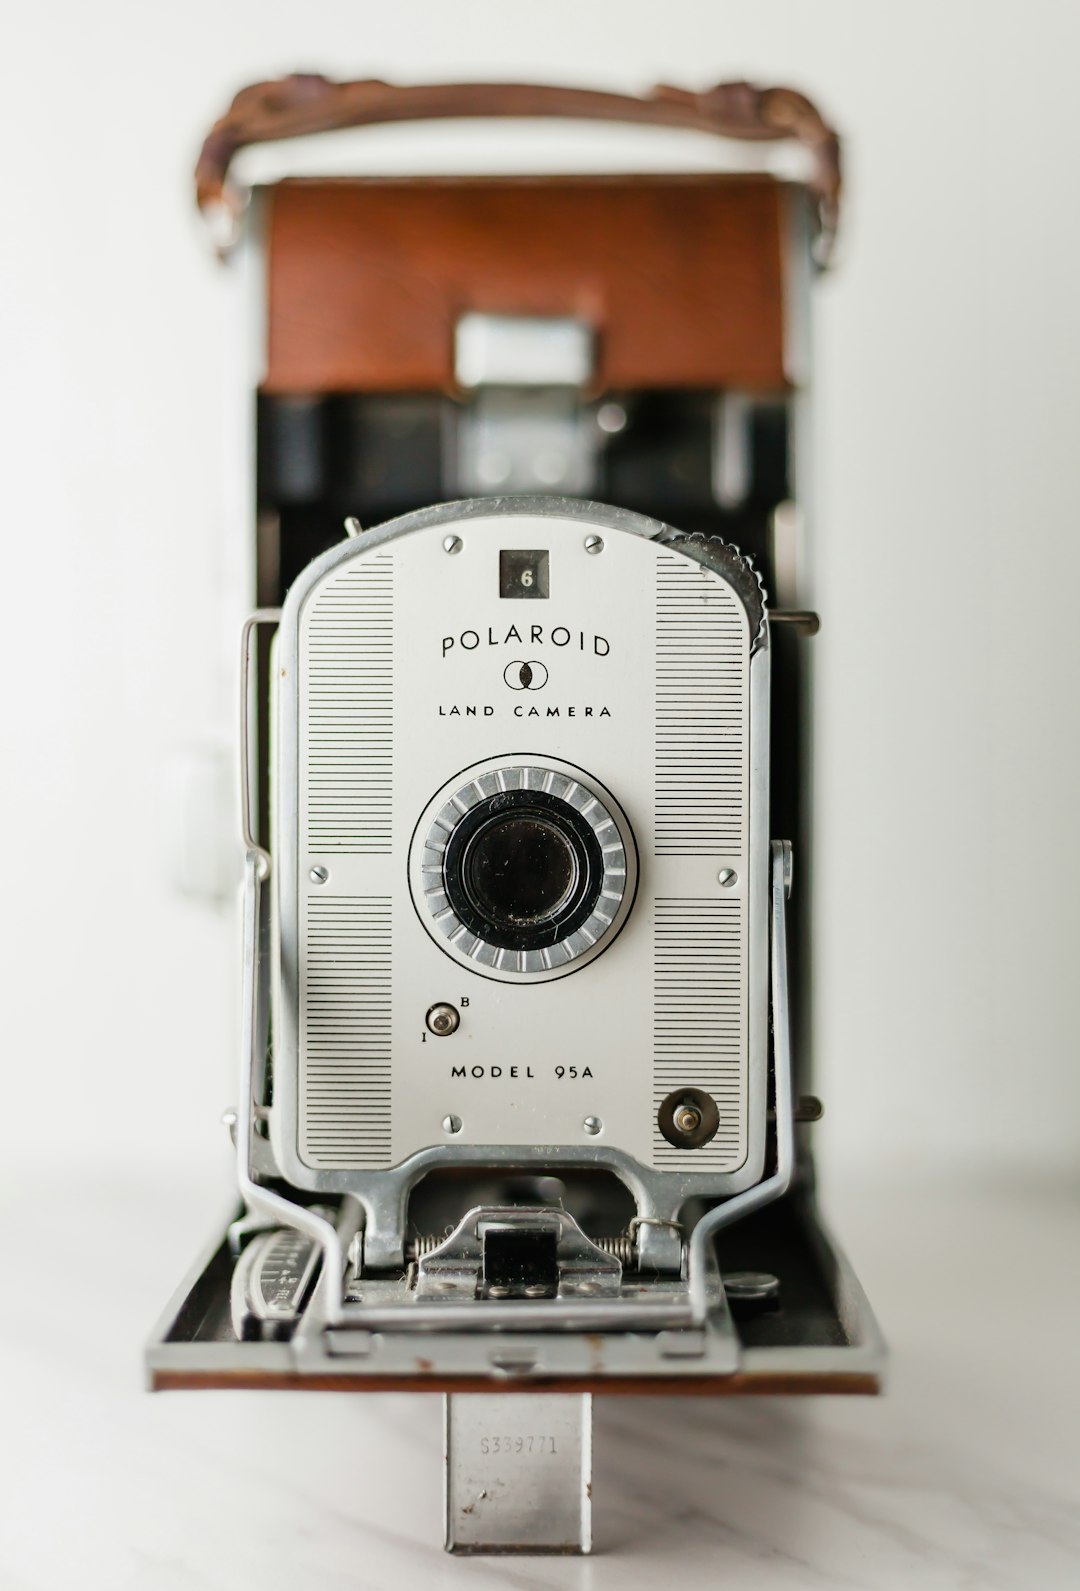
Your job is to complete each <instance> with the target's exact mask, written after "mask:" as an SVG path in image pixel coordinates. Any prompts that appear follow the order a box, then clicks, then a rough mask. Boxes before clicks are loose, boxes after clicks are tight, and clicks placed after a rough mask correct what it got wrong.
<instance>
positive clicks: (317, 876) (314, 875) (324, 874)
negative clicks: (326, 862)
mask: <svg viewBox="0 0 1080 1591" xmlns="http://www.w3.org/2000/svg"><path fill="white" fill-rule="evenodd" d="M329 877H330V869H329V868H328V867H313V868H312V869H311V872H310V873H309V874H308V878H310V880H311V882H312V883H313V884H325V883H326V880H327V879H328V878H329Z"/></svg>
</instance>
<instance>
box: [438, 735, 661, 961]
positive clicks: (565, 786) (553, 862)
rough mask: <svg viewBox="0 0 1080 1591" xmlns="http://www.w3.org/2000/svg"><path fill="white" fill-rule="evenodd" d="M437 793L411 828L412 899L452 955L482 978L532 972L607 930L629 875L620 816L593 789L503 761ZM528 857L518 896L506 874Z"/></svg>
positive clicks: (620, 915) (585, 948)
mask: <svg viewBox="0 0 1080 1591" xmlns="http://www.w3.org/2000/svg"><path fill="white" fill-rule="evenodd" d="M436 800H438V805H437V807H436V809H435V810H434V811H432V808H431V806H430V805H429V808H428V814H427V817H426V821H425V819H421V823H420V825H419V826H418V829H417V834H416V841H417V842H419V856H418V858H416V861H418V864H419V865H418V866H417V865H416V862H415V861H414V865H413V867H412V869H411V875H412V882H413V897H414V900H415V901H416V903H417V907H418V909H419V911H420V914H421V919H422V920H424V921H425V922H426V925H427V927H428V929H429V931H430V932H431V933H432V935H433V937H434V938H436V939H437V940H442V941H443V942H444V947H445V948H446V949H447V951H448V952H449V953H450V954H451V955H454V956H455V957H458V958H461V959H463V960H465V961H466V962H468V963H472V964H473V965H474V966H475V969H476V970H477V971H478V972H480V971H488V972H489V974H490V975H491V976H495V977H499V976H503V977H506V976H510V977H512V978H514V977H525V978H528V979H530V980H531V979H533V978H536V979H543V978H550V977H553V976H559V975H560V974H561V973H562V972H563V971H570V970H572V967H573V964H574V963H575V962H578V961H580V960H581V959H582V958H583V957H585V956H587V955H590V954H591V953H595V952H596V951H597V950H598V948H600V946H601V942H602V941H605V942H606V941H607V940H608V937H609V936H611V937H614V934H613V930H615V929H617V927H621V925H622V921H623V919H624V918H625V915H626V908H627V907H628V905H629V901H630V899H632V895H633V889H632V882H633V880H632V879H631V877H630V873H631V872H635V871H636V870H635V869H633V868H632V867H630V868H628V856H627V843H626V841H629V839H630V835H629V829H628V826H626V823H625V819H623V820H622V824H620V823H619V822H618V821H616V818H615V817H614V816H613V815H612V812H611V811H610V810H609V808H608V806H607V805H606V804H605V801H604V800H603V799H602V798H601V797H600V796H599V795H598V794H597V793H596V791H595V790H594V789H591V788H589V787H588V786H587V785H586V784H584V783H583V782H582V781H580V780H578V779H576V778H574V777H573V776H572V775H571V774H570V773H564V772H562V771H561V770H560V769H558V768H556V767H552V766H550V765H547V766H545V765H544V764H542V763H539V762H535V763H534V762H525V761H522V762H519V763H514V762H510V761H507V762H506V763H505V765H503V766H500V767H494V768H493V767H488V768H487V769H486V771H484V772H481V773H478V774H476V775H475V776H474V777H473V778H471V779H469V780H467V781H464V782H462V783H461V784H460V785H458V787H457V788H455V789H453V791H452V793H451V794H450V795H449V796H448V797H446V798H444V799H441V800H439V798H436ZM612 805H614V803H612ZM620 816H621V814H620ZM624 830H625V833H626V841H624ZM529 847H532V851H531V853H530V851H529ZM413 850H414V853H416V851H417V844H416V843H414V847H413ZM530 854H531V855H532V857H533V858H534V859H536V860H537V862H538V866H537V869H536V870H535V873H534V876H532V877H530V879H529V880H528V881H527V882H528V888H527V889H526V890H525V891H524V898H523V901H522V900H521V899H519V898H518V897H519V894H520V892H518V891H516V890H515V888H514V880H513V879H512V878H510V879H508V878H507V877H506V876H505V873H506V870H507V869H508V868H509V869H512V866H513V861H514V858H515V856H516V855H530ZM493 858H494V863H493ZM495 864H502V867H503V871H502V872H500V870H499V866H498V865H495ZM545 869H546V873H545ZM491 880H494V886H493V888H489V887H487V886H486V883H485V881H487V883H490V881H491ZM478 881H479V882H478Z"/></svg>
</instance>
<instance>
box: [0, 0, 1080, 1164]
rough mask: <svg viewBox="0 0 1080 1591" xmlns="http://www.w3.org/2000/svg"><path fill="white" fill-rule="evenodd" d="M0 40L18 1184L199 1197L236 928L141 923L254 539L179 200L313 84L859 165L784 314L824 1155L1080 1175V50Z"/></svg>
mask: <svg viewBox="0 0 1080 1591" xmlns="http://www.w3.org/2000/svg"><path fill="white" fill-rule="evenodd" d="M6 35H7V38H6V47H5V48H4V50H3V52H2V66H0V71H2V74H3V83H2V88H0V108H2V114H3V118H4V123H5V132H4V137H3V145H2V147H3V149H4V152H5V159H4V179H3V206H4V234H5V242H4V246H3V251H2V261H0V272H2V276H0V281H2V292H0V338H2V371H0V447H2V450H3V486H4V490H3V509H4V523H5V536H4V561H5V575H6V601H5V603H4V612H3V624H2V626H0V644H2V646H3V668H4V673H3V678H4V681H5V686H6V688H5V693H4V695H5V701H4V708H3V712H2V714H0V737H2V739H0V744H2V748H3V763H4V769H5V772H4V777H3V782H2V785H0V803H2V804H0V834H2V835H3V839H4V855H5V863H4V873H3V878H4V908H5V909H4V911H3V914H2V927H0V932H2V934H3V968H4V975H5V976H4V984H5V995H4V1007H3V1011H4V1037H5V1041H6V1042H5V1051H6V1063H7V1065H6V1073H7V1083H6V1088H5V1109H4V1111H3V1131H4V1134H5V1137H6V1140H7V1151H6V1152H7V1155H8V1158H9V1163H10V1159H11V1157H12V1156H14V1157H15V1158H18V1159H21V1158H22V1157H24V1156H26V1157H28V1158H30V1159H31V1160H34V1161H37V1160H39V1159H40V1158H41V1157H42V1156H44V1155H46V1154H47V1155H48V1156H49V1157H50V1158H55V1157H56V1156H57V1155H64V1156H65V1157H68V1158H70V1157H73V1156H74V1157H79V1158H82V1157H85V1156H91V1157H92V1158H93V1159H94V1160H95V1161H96V1162H98V1163H100V1164H102V1165H109V1164H113V1163H115V1162H116V1160H117V1159H118V1158H119V1159H122V1160H128V1159H130V1160H136V1159H138V1158H140V1157H142V1158H145V1157H147V1156H148V1155H152V1157H153V1159H154V1160H155V1161H157V1162H159V1163H160V1162H162V1161H163V1159H165V1158H167V1157H175V1158H176V1159H182V1160H183V1161H184V1162H185V1163H187V1164H188V1165H189V1166H190V1165H200V1164H202V1163H204V1162H205V1163H206V1164H207V1165H208V1166H210V1165H217V1164H218V1163H219V1160H220V1158H221V1156H222V1155H223V1146H222V1143H221V1142H220V1141H219V1140H220V1138H221V1133H220V1128H219V1127H218V1126H217V1116H218V1113H219V1111H220V1109H221V1107H222V1106H224V1105H225V1104H227V1103H228V1102H229V1101H230V1099H231V1095H232V1081H231V1066H232V1049H231V1042H232V1031H233V1029H232V1020H233V1018H232V1002H233V979H234V963H235V954H234V951H235V942H234V930H233V925H232V920H231V916H230V914H229V913H228V912H227V911H222V912H219V913H217V914H216V915H215V914H213V913H212V912H208V911H207V910H206V909H204V908H203V907H201V906H199V905H197V904H194V903H192V902H190V901H186V902H185V901H184V900H182V899H180V898H178V897H177V896H176V894H175V893H174V892H173V890H172V888H171V885H170V883H169V880H168V876H167V875H168V857H167V848H168V842H169V836H168V824H167V821H166V817H167V814H166V813H164V812H163V802H162V789H163V785H166V784H167V779H166V771H167V769H168V767H169V765H170V760H171V759H172V757H173V756H174V753H175V749H176V748H177V747H178V746H183V745H185V744H191V743H198V742H202V741H205V740H206V739H207V737H208V736H209V737H210V738H213V737H215V736H217V737H220V738H221V739H223V740H225V741H227V740H228V737H229V736H230V735H231V733H232V728H233V720H232V696H231V680H230V675H229V671H228V668H227V667H226V666H225V665H224V663H223V656H224V655H225V654H224V653H223V647H226V646H227V643H226V641H225V640H224V628H225V627H224V621H223V613H224V612H225V610H226V608H229V609H235V608H236V607H238V606H239V605H240V604H241V602H242V600H243V594H242V593H239V592H237V591H232V592H229V591H227V590H223V582H224V578H225V571H226V570H227V569H228V567H229V566H230V557H231V556H232V555H230V554H229V552H228V551H227V547H228V544H230V543H232V544H234V545H235V542H236V540H237V539H238V538H241V537H243V536H245V535H246V534H247V527H246V526H243V525H239V524H235V523H224V522H223V514H222V511H221V507H220V504H221V489H220V484H221V477H222V473H223V471H224V469H225V468H226V467H227V464H228V462H229V461H228V459H227V458H226V457H225V456H224V454H225V451H226V449H225V445H224V444H223V441H222V427H221V424H220V421H221V415H222V390H223V386H224V382H225V379H226V375H225V371H226V362H225V345H226V342H227V340H228V327H227V325H226V324H225V295H224V292H223V283H222V279H221V273H220V272H219V270H218V269H217V267H216V266H215V264H214V262H213V260H212V259H211V257H210V254H209V250H208V246H207V242H206V239H205V236H204V233H203V231H202V229H201V227H200V224H199V222H198V220H197V219H196V216H195V214H194V211H193V204H192V186H191V180H190V171H191V168H192V165H193V163H194V159H195V156H196V153H197V150H198V146H199V143H200V140H201V137H202V136H203V134H204V133H205V131H206V130H207V129H208V127H209V125H210V123H211V121H212V120H213V118H214V117H215V116H216V115H217V114H218V113H220V111H221V110H222V109H223V108H224V106H225V105H226V104H227V102H228V100H229V98H230V97H231V94H232V93H233V91H234V90H235V89H236V88H237V87H238V86H240V85H241V84H243V83H245V82H248V81H253V80H256V79H259V78H261V77H269V76H273V75H276V74H279V73H281V72H283V71H286V70H289V69H295V68H309V69H314V68H317V69H321V70H325V71H327V72H328V73H330V74H337V75H343V76H349V75H383V76H386V77H389V78H395V79H399V80H409V79H420V78H425V77H432V78H439V77H446V78H469V77H491V78H499V77H510V78H515V77H518V78H520V77H526V78H536V79H545V78H547V79H554V80H563V81H566V82H582V83H585V84H590V83H595V84H599V85H605V86H611V87H617V88H625V89H630V90H635V89H639V88H643V87H645V86H647V85H649V84H650V83H652V82H653V81H656V80H669V81H674V82H677V83H681V84H690V85H699V86H704V85H707V84H709V83H711V82H713V81H715V80H719V79H723V78H728V77H735V76H740V75H746V76H748V77H750V78H752V79H756V80H759V81H762V82H772V81H775V82H790V83H793V84H795V85H798V86H801V87H803V88H805V89H807V90H808V91H810V92H811V93H812V94H813V95H814V96H815V97H816V98H817V99H818V100H819V101H820V103H821V104H822V105H823V106H824V107H825V109H826V110H827V112H828V113H829V115H830V116H831V117H832V118H833V119H834V120H835V121H836V122H837V123H838V124H839V126H840V127H841V129H842V130H843V132H844V133H845V134H846V135H847V144H846V161H847V165H846V170H847V178H848V189H847V204H846V211H845V226H844V236H843V250H842V261H841V265H840V268H839V269H838V271H837V272H836V273H835V275H834V276H832V277H831V278H829V279H827V280H826V281H825V282H824V283H823V284H822V286H821V288H820V291H819V293H818V298H817V308H818V325H817V347H818V365H817V373H818V392H819V399H820V402H819V413H818V432H819V449H818V459H819V480H818V505H817V506H818V511H819V512H818V524H817V531H818V542H817V548H818V551H817V556H818V571H819V579H818V594H817V600H818V605H819V607H820V609H821V611H822V613H823V614H824V619H825V626H824V631H823V634H822V636H821V638H820V640H819V641H818V642H817V643H815V645H816V648H817V658H818V665H819V674H818V684H819V704H820V715H819V738H818V746H817V787H818V813H819V830H818V838H819V858H818V867H819V895H818V902H817V918H818V967H819V973H820V983H819V990H818V993H819V1005H818V1039H819V1046H818V1048H819V1055H820V1058H821V1065H820V1085H821V1091H822V1093H823V1094H824V1096H825V1098H826V1103H827V1109H828V1122H827V1126H826V1127H824V1128H823V1129H822V1142H823V1144H825V1145H826V1147H827V1151H828V1156H829V1158H830V1160H831V1159H832V1157H833V1156H836V1157H837V1162H839V1161H840V1160H841V1159H851V1160H853V1161H860V1160H863V1159H868V1160H870V1161H872V1162H874V1163H875V1164H880V1163H882V1162H885V1161H892V1162H896V1163H898V1164H899V1165H901V1166H905V1167H913V1166H916V1165H917V1164H919V1163H920V1162H922V1161H923V1160H924V1159H925V1158H926V1157H931V1158H932V1159H937V1160H941V1161H945V1160H947V1161H949V1162H950V1163H954V1164H955V1163H957V1162H959V1163H961V1164H963V1163H966V1162H969V1161H974V1160H977V1161H982V1162H985V1163H986V1164H987V1165H988V1166H993V1167H995V1168H1002V1169H1005V1168H1008V1167H1010V1166H1014V1165H1016V1164H1035V1165H1038V1166H1039V1167H1042V1168H1049V1169H1055V1168H1056V1169H1061V1168H1066V1167H1073V1166H1074V1165H1075V1157H1076V1152H1077V1148H1078V1146H1080V1066H1078V1065H1077V1045H1076V1024H1075V996H1074V988H1075V984H1076V972H1075V958H1076V954H1077V949H1078V937H1077V926H1076V913H1077V906H1076V901H1077V887H1078V883H1080V871H1078V841H1077V832H1078V824H1077V821H1076V802H1075V789H1076V781H1077V772H1078V769H1080V751H1078V740H1077V734H1076V719H1075V712H1074V701H1075V686H1076V679H1077V666H1076V665H1077V642H1076V635H1077V624H1076V614H1075V611H1074V602H1075V593H1076V590H1077V585H1078V577H1080V533H1078V532H1080V525H1078V515H1077V487H1078V466H1077V445H1076V433H1077V428H1078V422H1080V403H1078V397H1077V392H1078V379H1080V378H1078V368H1080V287H1078V281H1077V269H1076V267H1077V260H1078V258H1080V207H1078V206H1077V204H1076V198H1075V195H1076V178H1077V166H1078V162H1080V150H1078V144H1077V127H1078V120H1080V117H1078V112H1077V108H1076V98H1075V92H1074V90H1075V78H1074V73H1075V63H1076V59H1077V55H1078V52H1080V11H1077V9H1076V8H1074V7H1070V6H1066V5H1061V4H1053V3H1043V4H1040V3H1030V0H1029V3H1026V4H1004V3H997V4H987V3H985V0H984V3H981V4H979V3H974V0H973V3H959V0H948V3H941V0H937V3H926V0H914V3H911V0H909V3H905V4H904V5H902V6H888V7H886V6H884V5H878V4H860V3H855V0H851V3H844V0H818V3H816V4H813V5H810V4H797V3H794V0H792V3H782V0H754V3H753V4H730V3H716V0H712V3H708V4H706V3H700V4H694V3H690V0H666V3H665V4H664V5H663V6H662V7H657V6H655V5H644V4H638V3H630V0H618V3H616V0H611V3H606V0H605V3H600V0H590V3H589V4H582V3H580V0H575V3H573V4H564V3H562V0H547V3H545V4H544V5H543V6H526V5H520V4H507V3H505V0H502V3H495V4H488V3H486V0H461V3H458V4H447V3H430V4H402V5H397V6H385V5H383V6H378V7H375V6H363V5H359V4H352V5H347V4H343V3H331V0H304V3H303V4H291V5H284V4H280V3H277V4H269V3H267V0H257V3H256V0H252V3H236V0H227V3H222V0H215V3H210V0H186V3H185V4H184V5H182V6H147V5H145V4H136V3H121V0H99V3H97V4H95V5H74V4H69V5H64V4H60V5H58V4H52V5H48V4H43V5H40V6H36V7H26V8H23V9H22V10H21V12H20V15H19V17H18V20H17V21H16V22H14V23H13V22H12V21H11V20H9V22H8V24H7V28H6ZM619 138H620V135H619V134H618V133H617V132H615V131H613V130H610V129H608V130H599V131H598V130H597V129H595V128H594V129H591V130H585V131H579V130H574V131H573V132H572V133H571V134H567V133H565V132H563V133H562V134H558V133H556V132H555V131H553V130H550V129H549V130H548V131H547V132H545V131H544V130H543V129H542V128H541V129H536V128H535V127H534V128H514V127H513V126H509V127H508V126H506V125H496V126H494V127H489V128H488V129H487V130H484V129H480V130H479V132H478V133H477V132H475V131H474V132H472V133H470V134H468V135H466V134H465V133H463V132H455V131H454V130H448V129H445V128H444V129H436V130H435V131H434V132H431V131H430V130H427V129H423V128H407V129H401V130H397V131H393V130H392V131H388V132H377V133H374V134H372V135H371V136H370V137H369V138H368V140H367V147H368V155H367V157H366V158H367V160H368V162H369V163H370V164H371V165H372V166H373V167H375V168H377V167H379V166H380V165H382V166H384V167H386V168H387V169H390V168H394V167H399V166H402V165H405V166H412V167H414V168H419V169H423V168H424V165H425V163H427V164H433V165H439V164H441V165H443V166H444V167H445V166H448V165H449V166H453V165H454V164H455V163H458V157H459V156H460V163H461V164H466V163H471V164H474V165H480V166H483V165H485V164H490V165H495V166H503V167H507V166H510V167H513V166H514V165H515V164H516V163H517V161H518V158H519V156H520V158H521V159H522V160H528V161H530V162H531V163H532V164H533V165H536V164H538V163H539V164H542V163H543V162H544V161H545V160H546V159H547V158H549V155H551V156H552V158H555V157H559V158H563V159H569V160H571V161H572V162H573V163H575V164H578V165H581V164H585V165H588V164H589V163H590V155H591V152H592V151H594V150H595V152H596V155H597V159H598V160H599V159H601V158H603V159H606V160H611V159H618V158H619V157H620V151H623V152H624V153H623V158H630V157H634V156H637V155H638V153H639V152H640V151H642V149H643V147H644V135H637V136H636V137H631V138H630V139H629V140H628V141H625V142H624V143H623V144H620V142H619ZM590 139H591V142H589V141H588V140H590ZM545 140H546V142H545ZM672 148H677V149H681V150H683V151H689V153H688V158H689V159H692V160H694V161H695V162H697V163H700V162H702V161H703V160H706V159H710V158H712V156H711V155H710V154H709V153H708V151H705V152H704V153H703V151H702V149H701V148H700V147H698V144H697V141H696V140H693V139H690V138H686V139H682V140H680V141H679V142H678V144H677V145H672ZM625 151H629V152H630V153H629V156H627V155H626V154H625ZM631 163H633V160H632V159H631Z"/></svg>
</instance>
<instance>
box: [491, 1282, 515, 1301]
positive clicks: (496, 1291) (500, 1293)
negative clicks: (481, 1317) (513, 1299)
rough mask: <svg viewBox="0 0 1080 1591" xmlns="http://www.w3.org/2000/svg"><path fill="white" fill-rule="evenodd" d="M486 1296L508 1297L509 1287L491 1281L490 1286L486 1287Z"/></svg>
mask: <svg viewBox="0 0 1080 1591" xmlns="http://www.w3.org/2000/svg"><path fill="white" fill-rule="evenodd" d="M488 1297H489V1298H509V1297H510V1289H509V1287H504V1286H503V1284H502V1283H501V1282H492V1284H491V1286H490V1287H489V1288H488Z"/></svg>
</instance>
